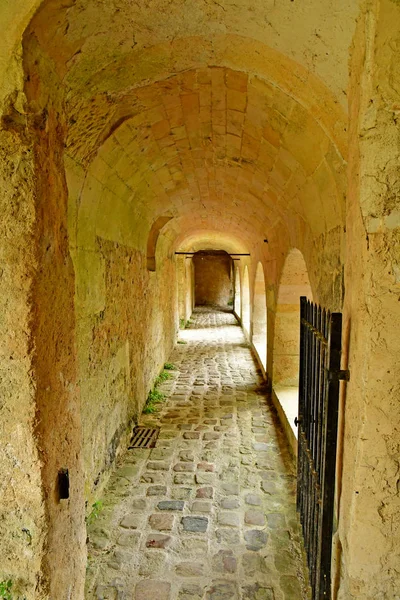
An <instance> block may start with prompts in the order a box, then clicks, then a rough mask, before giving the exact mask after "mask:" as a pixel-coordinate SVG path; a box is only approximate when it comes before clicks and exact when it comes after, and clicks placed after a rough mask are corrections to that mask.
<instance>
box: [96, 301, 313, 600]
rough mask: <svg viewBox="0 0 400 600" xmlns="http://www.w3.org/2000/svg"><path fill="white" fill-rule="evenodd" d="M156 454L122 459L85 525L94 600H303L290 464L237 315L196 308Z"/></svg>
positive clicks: (153, 420)
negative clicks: (94, 516) (96, 510)
mask: <svg viewBox="0 0 400 600" xmlns="http://www.w3.org/2000/svg"><path fill="white" fill-rule="evenodd" d="M192 320H193V321H194V322H193V324H192V325H191V326H190V328H189V329H186V330H184V331H182V332H181V339H184V340H185V341H186V342H187V343H186V344H177V345H176V349H175V351H174V352H173V355H172V356H171V358H170V362H172V363H173V364H174V365H175V366H176V367H177V370H176V371H175V372H174V378H173V380H171V381H168V382H166V383H165V384H163V391H165V392H166V393H167V395H168V400H167V401H166V402H165V403H163V404H162V405H161V410H160V412H158V413H156V414H153V415H142V419H141V423H140V424H146V425H157V426H159V427H160V428H161V431H160V435H159V438H158V441H157V446H156V448H154V449H153V450H141V449H137V450H131V451H128V453H127V454H125V456H124V457H123V458H122V459H121V460H120V461H119V464H118V466H117V470H116V471H115V473H114V474H113V476H112V477H111V480H110V483H109V485H108V487H107V490H106V491H105V494H104V500H103V508H102V510H101V511H100V513H99V516H98V518H97V519H96V520H94V522H93V523H92V525H91V526H90V527H89V539H90V542H89V562H88V571H87V585H86V599H87V600H103V599H104V600H106V599H107V600H305V599H306V598H308V595H307V587H306V584H305V568H304V563H303V557H302V551H301V543H300V533H299V531H300V530H299V526H298V521H297V517H296V510H295V477H294V465H293V461H292V459H291V457H290V453H289V449H288V447H287V445H286V443H285V440H284V438H283V435H282V434H281V432H280V430H279V426H278V423H277V421H276V418H275V415H274V412H273V409H271V404H270V402H269V399H268V397H267V396H266V395H265V393H264V390H263V388H262V387H261V384H262V380H261V377H260V375H259V373H258V372H257V368H256V366H255V363H254V360H253V358H252V355H251V352H250V349H249V348H248V346H247V344H246V342H245V340H244V337H243V334H242V331H241V329H240V327H239V326H238V325H237V322H236V320H235V318H234V317H233V315H232V314H231V313H226V312H223V311H217V310H205V309H196V311H195V313H194V315H193V317H192Z"/></svg>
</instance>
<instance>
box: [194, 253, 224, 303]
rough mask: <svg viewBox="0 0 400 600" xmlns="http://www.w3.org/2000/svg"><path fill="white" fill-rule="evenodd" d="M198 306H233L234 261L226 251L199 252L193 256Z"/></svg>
mask: <svg viewBox="0 0 400 600" xmlns="http://www.w3.org/2000/svg"><path fill="white" fill-rule="evenodd" d="M193 265H194V281H195V283H194V294H195V305H196V306H221V307H223V308H228V306H231V304H232V296H233V293H232V259H231V257H230V256H229V254H228V253H227V252H225V250H211V251H208V250H207V251H199V252H196V254H195V255H194V256H193Z"/></svg>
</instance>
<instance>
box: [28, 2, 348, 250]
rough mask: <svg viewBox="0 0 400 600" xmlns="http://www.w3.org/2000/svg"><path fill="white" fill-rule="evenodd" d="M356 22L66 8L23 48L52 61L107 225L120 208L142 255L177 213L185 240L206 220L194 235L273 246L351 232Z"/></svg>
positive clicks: (52, 6)
mask: <svg viewBox="0 0 400 600" xmlns="http://www.w3.org/2000/svg"><path fill="white" fill-rule="evenodd" d="M356 13H357V3H356V2H348V1H340V2H337V3H336V2H335V3H334V4H332V5H330V4H327V3H322V5H321V3H317V2H314V1H310V0H309V1H308V2H298V1H296V0H295V1H291V0H283V1H279V2H278V1H276V0H273V1H272V0H270V1H267V2H265V1H264V0H263V1H258V0H257V1H255V2H251V3H249V2H247V0H246V1H245V0H240V1H236V2H222V3H217V2H215V1H200V0H196V1H192V2H182V1H172V2H171V1H162V0H157V1H154V2H153V1H148V2H132V1H131V0H118V1H117V0H114V1H107V2H105V1H99V0H93V1H90V2H87V1H85V2H83V1H76V2H74V1H73V0H69V1H68V2H66V1H61V0H56V1H49V2H45V3H44V4H43V5H42V8H41V9H40V10H39V11H38V13H37V15H36V16H35V18H34V19H33V21H32V23H31V27H30V29H29V30H28V31H27V33H26V35H25V42H24V43H25V45H26V46H27V47H28V46H29V45H31V46H32V47H35V48H40V51H41V52H43V53H45V54H46V55H47V56H48V57H50V59H51V63H50V64H51V68H52V69H54V70H55V71H56V73H57V76H58V77H59V80H60V82H61V85H62V88H63V94H64V104H65V109H66V113H67V118H68V136H67V143H66V152H67V155H68V156H69V157H70V158H71V159H72V160H73V161H74V162H76V163H78V164H79V165H81V166H82V167H83V168H84V169H85V171H86V173H87V179H86V183H85V187H84V190H83V192H82V194H83V198H87V197H90V196H91V195H93V201H92V203H94V202H96V203H97V205H98V207H99V208H98V212H101V211H102V212H103V217H102V218H107V215H109V213H110V211H112V207H113V206H115V205H116V204H118V205H123V206H124V210H125V212H126V213H127V214H128V213H129V215H130V216H131V217H132V215H134V218H135V219H136V222H137V223H141V224H142V225H141V228H140V229H141V232H142V234H143V235H142V234H140V235H139V236H137V239H136V242H138V243H139V245H141V246H143V247H144V245H145V237H146V233H147V232H148V231H149V230H150V228H151V226H152V223H153V222H154V221H155V219H157V217H159V216H160V215H169V216H172V217H175V218H174V219H173V221H171V222H170V224H169V225H168V227H167V228H166V229H167V230H169V231H170V235H171V232H175V233H176V236H177V239H178V238H180V239H183V238H184V235H183V234H184V233H185V232H187V233H188V234H189V232H191V233H193V234H195V232H194V231H193V223H194V218H195V220H196V224H197V229H196V231H201V230H205V231H214V232H217V231H225V232H226V231H230V232H231V233H232V235H234V236H236V239H238V240H241V242H242V243H243V244H244V245H245V246H246V247H250V246H254V244H255V243H259V242H262V239H263V238H265V237H266V236H268V237H269V238H270V239H271V242H272V246H270V248H272V247H273V246H274V243H278V241H277V240H279V239H282V238H285V239H290V240H291V242H290V243H291V244H292V245H295V244H297V245H301V240H302V239H303V238H304V236H305V235H308V236H311V238H316V237H318V236H321V235H323V234H324V233H326V232H328V231H331V230H333V229H334V228H336V227H338V226H340V225H341V224H342V223H343V216H344V194H345V178H344V170H345V161H346V145H347V132H346V118H347V117H346V88H347V58H346V57H347V55H348V47H349V45H350V42H351V37H352V34H353V29H354V26H355V16H356ZM294 27H295V30H296V34H295V35H293V31H294ZM94 197H95V198H94ZM104 215H106V216H105V217H104ZM131 226H132V218H130V219H127V220H126V227H127V228H128V227H131ZM97 233H98V234H100V235H101V225H100V226H99V231H97ZM118 235H119V236H120V238H121V241H127V239H128V238H129V239H130V240H131V241H132V237H131V233H129V235H125V234H124V233H123V232H122V233H121V231H119V233H118ZM182 235H183V238H182Z"/></svg>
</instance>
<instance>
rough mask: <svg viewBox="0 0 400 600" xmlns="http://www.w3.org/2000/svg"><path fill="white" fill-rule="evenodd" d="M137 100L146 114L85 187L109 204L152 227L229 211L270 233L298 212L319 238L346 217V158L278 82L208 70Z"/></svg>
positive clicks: (96, 166) (126, 129) (101, 157)
mask: <svg viewBox="0 0 400 600" xmlns="http://www.w3.org/2000/svg"><path fill="white" fill-rule="evenodd" d="M137 96H138V97H140V98H141V111H140V112H138V113H137V114H136V115H135V116H134V117H131V118H130V119H127V120H125V121H124V122H122V123H121V124H120V125H119V127H117V129H116V130H115V131H114V132H113V133H112V135H110V136H109V138H108V139H107V140H106V141H105V142H104V143H103V144H102V146H101V148H100V150H99V152H98V153H97V155H96V158H95V159H94V160H93V162H92V163H91V166H90V168H89V170H88V177H87V185H86V188H85V193H87V192H88V189H89V190H90V189H91V190H92V193H94V194H95V196H96V200H97V201H98V200H99V198H100V199H101V202H102V203H103V205H104V207H103V208H104V209H107V204H110V203H111V204H113V203H114V204H115V203H120V204H126V209H125V210H127V211H131V212H133V213H134V214H135V215H136V218H137V219H139V220H140V221H141V222H142V223H145V224H146V223H147V225H145V226H144V227H145V228H146V227H147V226H148V227H149V228H150V227H151V225H152V223H153V221H154V220H155V219H156V218H157V217H159V216H161V215H165V214H168V215H170V216H174V217H178V216H180V215H183V214H187V213H190V214H191V215H192V216H193V214H195V213H196V214H197V213H198V212H199V211H202V210H208V211H210V212H213V213H214V214H215V215H216V216H217V215H219V217H221V215H222V213H223V214H225V215H226V214H227V213H228V212H229V213H232V214H236V215H237V216H238V218H239V219H242V220H243V218H244V217H246V219H247V220H248V221H249V222H251V223H252V227H253V229H254V230H255V231H258V230H259V229H260V223H261V224H262V226H261V230H263V233H261V235H265V233H266V231H265V230H267V231H268V230H270V229H274V228H275V227H276V226H279V223H280V222H284V223H286V225H287V226H289V221H291V220H293V217H295V216H296V217H298V218H300V219H303V220H304V221H305V222H306V223H308V225H309V227H310V229H311V230H312V232H313V234H314V235H315V236H316V235H321V234H323V233H324V232H326V231H328V230H330V229H333V228H334V227H337V226H338V225H340V224H341V223H342V221H343V215H344V177H343V169H344V162H343V160H341V157H340V156H339V155H338V153H337V152H336V150H335V148H334V147H333V144H332V143H331V142H330V140H329V138H328V137H327V136H326V135H325V133H324V132H323V130H322V129H321V128H320V127H319V126H318V125H317V124H316V122H315V121H314V120H313V119H312V118H311V117H309V115H308V113H307V112H306V111H304V109H303V108H302V107H301V106H300V105H299V104H297V103H295V102H294V101H293V100H291V99H289V100H288V97H287V96H286V95H284V94H282V93H281V92H280V90H278V89H277V88H271V86H269V85H268V83H266V82H264V81H263V80H260V79H259V78H254V77H249V76H248V75H246V74H244V73H242V72H237V71H232V70H231V69H220V68H207V69H199V70H196V71H188V72H185V73H183V74H179V75H176V76H174V77H173V78H170V79H169V80H168V83H167V84H166V83H165V82H161V83H158V84H155V85H153V86H148V87H146V88H145V89H143V90H139V91H137ZM99 189H100V193H99ZM106 212H107V210H106ZM108 212H109V210H108ZM220 220H221V219H220Z"/></svg>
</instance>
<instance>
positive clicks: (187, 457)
mask: <svg viewBox="0 0 400 600" xmlns="http://www.w3.org/2000/svg"><path fill="white" fill-rule="evenodd" d="M179 459H180V460H181V462H193V461H194V454H193V452H190V451H189V450H182V452H179Z"/></svg>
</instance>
